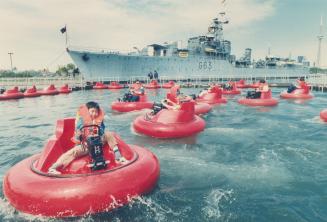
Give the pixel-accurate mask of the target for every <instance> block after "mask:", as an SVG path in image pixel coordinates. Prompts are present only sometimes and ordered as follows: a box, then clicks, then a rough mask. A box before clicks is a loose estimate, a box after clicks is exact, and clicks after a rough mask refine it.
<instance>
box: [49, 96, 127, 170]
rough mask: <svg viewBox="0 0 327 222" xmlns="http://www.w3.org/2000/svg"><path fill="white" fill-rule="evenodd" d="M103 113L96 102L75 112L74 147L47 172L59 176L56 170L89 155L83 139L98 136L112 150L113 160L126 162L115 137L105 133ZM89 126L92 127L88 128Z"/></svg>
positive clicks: (87, 104) (89, 103)
mask: <svg viewBox="0 0 327 222" xmlns="http://www.w3.org/2000/svg"><path fill="white" fill-rule="evenodd" d="M103 120H104V112H103V110H102V109H101V108H100V106H99V104H98V103H96V102H93V101H91V102H88V103H86V104H85V105H82V106H81V107H80V108H79V110H78V111H77V115H76V120H75V135H74V137H73V138H72V140H73V142H74V143H76V146H75V147H74V148H72V149H70V150H68V151H67V152H65V153H64V154H62V155H61V156H60V157H59V158H58V160H57V161H56V162H55V163H54V164H53V165H52V166H51V167H50V168H49V170H48V172H49V173H51V174H60V172H59V171H58V168H65V167H67V166H68V165H69V164H70V163H71V162H72V161H73V160H74V159H76V158H78V157H81V156H84V155H87V154H88V153H89V149H88V146H87V145H86V144H85V143H83V142H84V141H83V137H84V138H88V137H93V136H99V137H100V138H101V140H102V143H103V144H105V143H107V144H108V145H109V147H111V148H112V150H113V152H114V154H115V159H116V161H118V162H121V163H123V162H126V159H125V158H124V157H123V156H122V155H121V153H120V151H119V148H118V146H117V141H116V139H115V137H114V136H113V135H112V134H111V133H110V132H106V131H105V125H104V122H103ZM90 125H93V126H91V127H90Z"/></svg>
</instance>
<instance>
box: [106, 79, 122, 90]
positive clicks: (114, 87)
mask: <svg viewBox="0 0 327 222" xmlns="http://www.w3.org/2000/svg"><path fill="white" fill-rule="evenodd" d="M123 88H124V86H123V85H120V84H119V83H118V82H116V81H113V82H111V83H110V84H109V85H108V89H123Z"/></svg>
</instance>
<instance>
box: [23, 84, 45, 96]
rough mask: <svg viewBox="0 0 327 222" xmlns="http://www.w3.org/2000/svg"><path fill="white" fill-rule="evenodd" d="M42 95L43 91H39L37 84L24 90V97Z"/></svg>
mask: <svg viewBox="0 0 327 222" xmlns="http://www.w3.org/2000/svg"><path fill="white" fill-rule="evenodd" d="M38 96H41V93H39V92H38V91H37V89H36V87H35V86H32V88H29V89H27V90H26V91H25V92H24V97H38Z"/></svg>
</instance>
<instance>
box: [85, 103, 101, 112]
mask: <svg viewBox="0 0 327 222" xmlns="http://www.w3.org/2000/svg"><path fill="white" fill-rule="evenodd" d="M86 107H87V109H91V108H95V109H97V110H98V111H100V106H99V104H98V103H96V102H93V101H90V102H88V103H86Z"/></svg>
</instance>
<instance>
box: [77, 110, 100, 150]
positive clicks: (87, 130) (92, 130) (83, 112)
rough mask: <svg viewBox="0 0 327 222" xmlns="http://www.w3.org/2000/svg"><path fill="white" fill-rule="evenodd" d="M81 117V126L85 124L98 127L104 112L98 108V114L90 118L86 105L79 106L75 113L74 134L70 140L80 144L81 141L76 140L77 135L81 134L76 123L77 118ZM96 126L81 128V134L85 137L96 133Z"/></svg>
mask: <svg viewBox="0 0 327 222" xmlns="http://www.w3.org/2000/svg"><path fill="white" fill-rule="evenodd" d="M80 118H82V120H83V126H87V125H98V126H99V127H100V126H101V124H102V122H103V120H104V112H103V110H102V109H101V108H100V110H99V115H98V116H97V117H96V118H95V119H93V120H92V118H91V116H90V114H89V110H88V108H87V106H86V105H82V106H80V107H79V109H78V111H77V113H76V119H75V134H74V137H73V138H72V141H73V142H74V143H76V144H80V142H81V141H79V140H78V138H79V136H80V135H81V132H80V129H77V127H76V125H77V123H78V121H79V119H80ZM97 130H98V128H97V127H86V128H84V129H83V135H84V136H85V137H88V136H91V135H94V134H98V133H99V132H97Z"/></svg>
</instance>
